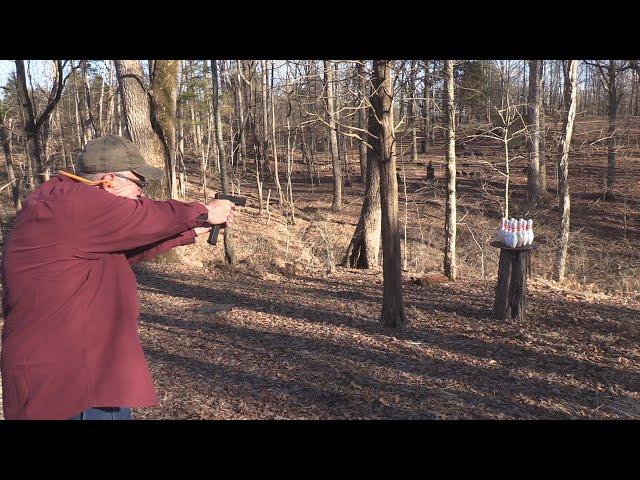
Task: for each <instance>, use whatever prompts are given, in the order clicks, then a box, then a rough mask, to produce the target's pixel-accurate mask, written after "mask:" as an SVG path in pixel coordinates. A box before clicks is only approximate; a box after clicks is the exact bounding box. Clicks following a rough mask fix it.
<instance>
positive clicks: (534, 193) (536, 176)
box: [527, 60, 543, 206]
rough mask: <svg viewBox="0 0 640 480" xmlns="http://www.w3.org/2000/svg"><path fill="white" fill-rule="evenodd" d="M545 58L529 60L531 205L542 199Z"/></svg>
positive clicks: (529, 200)
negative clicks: (542, 85)
mask: <svg viewBox="0 0 640 480" xmlns="http://www.w3.org/2000/svg"><path fill="white" fill-rule="evenodd" d="M542 62H543V60H530V61H529V125H530V126H531V142H530V144H529V155H530V157H529V169H528V171H527V201H528V203H529V205H530V206H535V205H537V203H538V201H539V200H540V106H541V95H540V94H539V90H540V88H539V87H540V83H541V81H542Z"/></svg>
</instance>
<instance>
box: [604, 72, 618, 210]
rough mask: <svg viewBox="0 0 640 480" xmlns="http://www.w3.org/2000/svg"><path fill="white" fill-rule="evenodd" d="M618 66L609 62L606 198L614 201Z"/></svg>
mask: <svg viewBox="0 0 640 480" xmlns="http://www.w3.org/2000/svg"><path fill="white" fill-rule="evenodd" d="M616 69H617V65H616V61H615V60H609V81H608V85H609V112H608V113H609V132H608V137H609V138H608V140H607V160H608V166H607V190H606V192H605V198H606V199H610V200H613V199H615V193H614V191H613V187H614V183H615V179H616V144H617V141H616V140H617V134H616V128H617V122H618V102H619V98H618V92H617V85H616V77H617V74H618V72H617V70H616Z"/></svg>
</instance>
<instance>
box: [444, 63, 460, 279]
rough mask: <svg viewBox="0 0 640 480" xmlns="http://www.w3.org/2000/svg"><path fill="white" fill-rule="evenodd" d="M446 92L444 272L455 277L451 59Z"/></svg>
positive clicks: (453, 138) (453, 134)
mask: <svg viewBox="0 0 640 480" xmlns="http://www.w3.org/2000/svg"><path fill="white" fill-rule="evenodd" d="M444 76H445V83H446V86H445V88H446V94H445V95H444V110H445V111H444V114H445V122H444V123H445V139H446V156H447V175H446V176H447V199H446V205H445V224H444V237H445V245H444V274H445V275H446V276H447V277H449V278H450V279H451V280H455V279H456V274H457V269H456V127H455V124H456V122H455V118H456V116H455V103H454V82H453V61H452V60H445V61H444Z"/></svg>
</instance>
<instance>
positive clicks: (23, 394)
mask: <svg viewBox="0 0 640 480" xmlns="http://www.w3.org/2000/svg"><path fill="white" fill-rule="evenodd" d="M203 213H204V214H206V213H207V209H206V207H205V206H204V205H202V204H201V203H197V202H193V203H183V202H179V201H176V200H168V201H154V200H151V199H148V198H143V199H138V200H132V199H129V198H124V197H118V196H115V195H112V194H110V193H107V192H105V191H104V190H101V189H99V188H96V187H91V186H87V185H84V184H82V183H78V182H76V181H74V180H71V179H69V178H67V177H63V176H58V177H55V178H53V179H51V180H50V181H48V182H46V183H44V184H43V185H41V186H40V187H39V188H37V189H36V190H35V191H34V192H32V193H31V195H29V198H28V199H27V201H26V202H25V204H24V207H23V209H22V210H21V211H20V213H19V214H18V215H17V217H16V222H15V226H14V227H13V230H12V231H11V233H10V234H9V236H8V238H7V239H6V241H5V244H4V251H3V255H2V285H3V298H2V307H3V313H4V328H3V330H2V354H1V357H0V367H1V369H0V370H1V373H2V395H3V404H4V417H5V418H6V419H8V420H9V419H67V418H70V417H72V416H74V415H76V414H78V413H80V412H81V411H83V410H85V409H87V408H90V407H144V406H154V405H158V397H157V395H156V391H155V388H154V386H153V381H152V379H151V375H150V373H149V368H148V366H147V363H146V361H145V357H144V353H143V351H142V347H141V345H140V339H139V337H138V313H139V308H138V298H137V290H136V278H135V275H134V274H133V272H132V271H131V268H130V266H129V264H130V263H137V262H140V261H142V260H146V259H148V258H151V257H153V256H155V255H157V254H159V253H161V252H163V251H166V250H169V249H170V248H172V247H175V246H177V245H186V244H189V243H193V242H194V241H195V240H194V239H195V232H194V230H193V228H194V227H196V226H201V225H206V224H204V223H202V222H201V221H198V220H196V217H198V216H199V215H201V214H203Z"/></svg>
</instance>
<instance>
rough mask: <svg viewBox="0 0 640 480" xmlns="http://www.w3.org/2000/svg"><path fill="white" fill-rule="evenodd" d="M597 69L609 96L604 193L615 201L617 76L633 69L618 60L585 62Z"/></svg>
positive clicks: (618, 98) (618, 99) (618, 104)
mask: <svg viewBox="0 0 640 480" xmlns="http://www.w3.org/2000/svg"><path fill="white" fill-rule="evenodd" d="M585 63H587V64H588V65H592V66H594V67H596V68H597V69H598V72H599V73H600V81H601V82H602V86H603V88H604V89H605V91H606V92H607V94H608V95H609V103H608V110H607V113H608V115H609V131H608V135H607V145H608V148H607V160H608V167H607V187H606V191H605V195H604V196H605V199H615V193H614V184H615V179H616V153H617V140H618V131H617V128H618V108H619V106H620V99H621V98H622V95H623V92H622V91H620V92H618V77H619V75H620V74H621V73H622V72H624V71H625V70H628V69H630V68H634V63H633V62H623V63H621V64H620V63H619V60H609V64H608V65H606V64H604V63H602V62H600V61H596V62H585Z"/></svg>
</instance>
